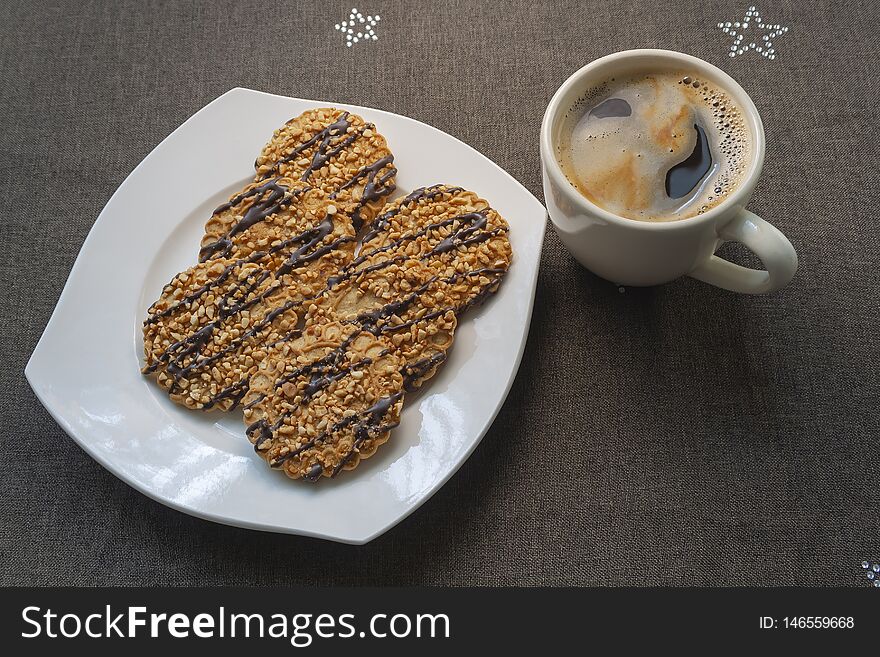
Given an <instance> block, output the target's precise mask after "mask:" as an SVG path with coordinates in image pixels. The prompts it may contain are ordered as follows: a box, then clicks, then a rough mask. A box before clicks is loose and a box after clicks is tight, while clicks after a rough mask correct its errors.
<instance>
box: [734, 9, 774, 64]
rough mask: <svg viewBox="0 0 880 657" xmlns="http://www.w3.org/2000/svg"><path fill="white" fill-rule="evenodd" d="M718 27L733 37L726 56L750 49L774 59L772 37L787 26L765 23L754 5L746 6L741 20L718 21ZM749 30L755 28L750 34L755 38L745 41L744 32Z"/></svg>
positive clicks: (742, 52)
mask: <svg viewBox="0 0 880 657" xmlns="http://www.w3.org/2000/svg"><path fill="white" fill-rule="evenodd" d="M718 28H719V29H720V30H721V31H722V32H724V33H725V34H729V35H730V36H732V37H733V45H731V46H730V49H729V50H728V52H727V56H728V57H736V56H737V55H743V54H745V53H747V52H748V51H750V50H754V51H755V52H757V53H760V54H761V55H762V56H763V57H766V58H767V59H776V48H774V47H773V39H776V38H778V37H780V36H782V35H783V34H785V33H786V32H788V28H787V27H784V26H782V25H771V24H770V23H765V22H764V19H763V18H761V14H760V12H759V11H758V10H757V9H756V8H755V6H754V5H752V6H751V7H749V8H748V10H747V11H746V15H745V16H744V17H743V19H742V20H740V21H736V22H730V21H727V22H726V23H718ZM749 30H755V32H753V33H750V34H755V36H756V40H755V41H751V42H750V43H746V42H745V40H746V33H747V32H749ZM758 31H761V32H763V34H761V38H760V40H757V32H758Z"/></svg>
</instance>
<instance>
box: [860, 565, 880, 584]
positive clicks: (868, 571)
mask: <svg viewBox="0 0 880 657" xmlns="http://www.w3.org/2000/svg"><path fill="white" fill-rule="evenodd" d="M862 570H864V571H865V575H866V576H867V578H868V579H869V580H870V582H871V583H872V584H873V585H874V586H875V587H877V588H880V576H878V575H880V563H871V562H870V561H863V562H862Z"/></svg>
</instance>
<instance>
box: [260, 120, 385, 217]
mask: <svg viewBox="0 0 880 657" xmlns="http://www.w3.org/2000/svg"><path fill="white" fill-rule="evenodd" d="M255 168H256V172H257V176H256V180H257V181H262V180H265V179H269V178H277V177H279V176H280V177H283V178H289V179H292V180H295V181H299V182H300V183H304V184H306V185H308V186H309V187H313V188H315V189H320V190H322V191H323V192H324V193H326V194H327V195H328V197H329V198H330V200H331V202H333V203H335V204H336V206H337V207H338V208H339V209H340V210H341V211H342V212H345V213H347V214H349V215H350V216H351V217H352V221H353V222H354V227H355V230H356V231H358V230H360V228H361V226H362V225H363V224H364V223H369V222H370V221H372V220H373V218H374V217H375V216H376V213H377V212H378V211H379V210H380V209H381V207H382V204H383V202H384V199H385V197H386V196H387V195H388V194H390V193H391V192H392V191H394V187H395V185H394V176H395V175H396V174H397V169H396V168H395V167H394V155H393V154H392V153H391V151H390V149H389V148H388V144H387V143H386V141H385V138H384V137H383V136H382V135H380V134H379V133H378V132H377V131H376V126H375V125H374V124H372V123H367V122H366V121H364V120H363V119H362V118H361V117H360V116H358V115H357V114H353V113H351V112H348V111H346V110H341V109H335V108H329V107H323V108H318V109H314V110H309V111H307V112H303V113H302V114H301V115H300V116H298V117H296V118H293V119H291V120H290V121H288V122H287V123H285V124H284V125H283V126H282V127H281V128H279V129H278V130H276V131H275V133H274V134H273V135H272V139H270V140H269V143H267V144H266V146H265V147H264V148H263V150H262V152H261V153H260V155H259V157H257V160H256V162H255Z"/></svg>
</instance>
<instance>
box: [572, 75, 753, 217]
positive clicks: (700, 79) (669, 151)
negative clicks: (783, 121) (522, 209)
mask: <svg viewBox="0 0 880 657" xmlns="http://www.w3.org/2000/svg"><path fill="white" fill-rule="evenodd" d="M560 137H561V138H560V139H559V141H558V142H557V144H556V148H557V158H558V160H559V164H560V167H561V169H562V171H563V173H564V175H565V177H566V178H567V179H568V181H569V182H570V183H571V184H572V185H573V186H574V187H575V188H576V189H577V190H578V191H579V192H580V193H581V194H582V195H583V196H585V197H586V198H587V199H588V200H589V201H590V202H592V203H594V204H596V205H598V206H599V207H601V208H603V209H605V210H607V211H608V212H611V213H613V214H615V215H617V216H620V217H625V218H627V219H637V220H641V221H664V222H665V221H676V220H679V219H687V218H689V217H693V216H695V215H698V214H703V213H704V212H706V211H708V210H710V209H711V208H713V207H715V206H717V205H718V204H720V203H722V202H723V201H724V200H725V199H726V198H727V197H728V196H729V195H730V193H731V192H732V191H734V190H735V189H736V188H737V187H738V186H739V185H740V183H741V182H742V180H743V178H744V176H745V173H746V172H747V171H748V170H749V164H750V161H751V159H752V157H753V150H754V149H753V146H752V144H751V137H750V131H749V129H748V125H747V122H746V117H745V113H744V111H743V109H742V108H741V107H739V105H738V104H737V102H736V101H735V100H734V99H733V97H732V96H731V95H730V94H729V93H728V92H726V91H725V90H724V89H723V88H721V87H720V86H719V85H718V84H716V83H715V82H713V81H711V80H709V79H708V78H707V77H705V76H702V75H700V74H699V73H698V72H695V71H687V70H669V71H662V70H661V71H657V70H646V71H644V72H635V73H629V74H624V75H617V76H614V77H610V78H607V79H605V80H604V81H601V82H599V83H598V84H596V85H595V86H592V87H590V88H589V89H587V90H586V91H585V92H584V93H583V94H582V96H581V97H580V98H579V99H578V100H577V101H576V102H574V103H573V104H572V105H571V106H570V107H569V109H568V111H567V112H566V113H565V116H564V117H563V121H562V130H561V132H560Z"/></svg>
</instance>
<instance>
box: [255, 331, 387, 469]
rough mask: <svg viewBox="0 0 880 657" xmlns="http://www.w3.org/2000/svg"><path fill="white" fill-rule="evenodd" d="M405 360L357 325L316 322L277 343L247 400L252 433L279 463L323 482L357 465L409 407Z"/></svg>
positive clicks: (265, 452) (272, 460) (267, 455)
mask: <svg viewBox="0 0 880 657" xmlns="http://www.w3.org/2000/svg"><path fill="white" fill-rule="evenodd" d="M400 367H401V362H400V360H399V359H398V358H397V357H396V356H395V355H394V353H393V350H392V349H391V345H390V343H389V342H388V341H387V340H386V339H385V338H383V337H380V336H376V335H374V334H373V333H371V332H369V331H367V330H365V329H364V328H362V327H360V326H358V325H357V324H343V323H341V322H330V323H316V324H312V325H311V326H307V327H306V328H305V329H304V330H303V331H302V333H301V334H300V335H298V336H297V337H295V338H293V339H290V340H285V341H283V342H281V343H279V344H277V345H275V346H274V347H272V349H271V353H270V355H269V356H268V357H267V358H266V359H264V360H263V362H262V363H261V364H260V366H259V368H258V370H257V372H256V373H255V374H254V375H253V377H252V380H251V385H250V390H249V391H248V393H247V397H246V399H245V403H244V418H245V422H246V423H247V424H248V428H247V436H248V438H249V439H250V441H251V443H252V444H253V445H254V449H255V450H256V451H257V453H258V454H260V455H261V456H263V457H264V458H265V459H266V460H267V461H268V463H269V465H270V466H271V467H273V468H281V469H283V470H284V472H285V473H286V474H287V475H288V476H289V477H292V478H294V479H301V478H302V479H308V480H312V481H316V480H318V479H320V478H321V477H322V476H324V477H332V476H335V475H337V474H338V473H339V472H341V471H342V470H351V469H353V468H355V467H357V465H358V463H359V462H360V460H361V459H364V458H368V457H370V456H372V455H373V454H374V453H375V452H376V450H377V449H378V447H379V446H380V445H382V444H383V443H385V442H386V441H387V440H388V438H389V435H390V432H391V429H393V428H394V427H395V426H397V424H398V423H399V421H400V411H401V408H402V407H403V397H404V390H403V377H402V376H401V374H400Z"/></svg>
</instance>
